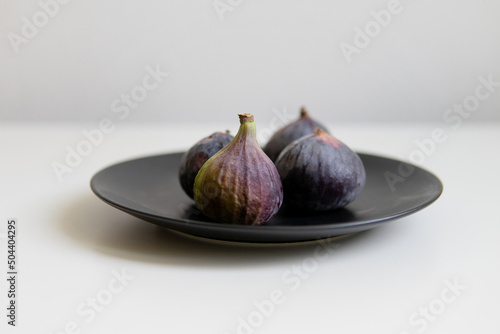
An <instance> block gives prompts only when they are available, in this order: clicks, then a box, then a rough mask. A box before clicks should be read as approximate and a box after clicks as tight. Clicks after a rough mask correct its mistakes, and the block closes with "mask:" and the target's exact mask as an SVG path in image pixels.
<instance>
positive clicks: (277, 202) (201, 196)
mask: <svg viewBox="0 0 500 334" xmlns="http://www.w3.org/2000/svg"><path fill="white" fill-rule="evenodd" d="M238 116H239V117H240V123H241V125H240V129H239V131H238V133H237V134H236V136H235V137H234V139H233V140H232V141H231V142H230V143H229V144H228V145H227V146H226V147H224V148H223V149H222V150H220V151H219V152H217V153H216V154H215V155H214V156H213V157H211V158H210V159H208V161H207V162H206V163H205V164H204V165H203V167H202V168H201V170H200V172H199V173H198V175H197V176H196V179H195V181H194V201H195V203H196V206H197V207H198V208H199V209H200V211H201V212H202V213H203V214H204V215H205V216H207V217H209V218H211V219H213V220H215V221H217V222H222V223H230V224H242V225H260V224H262V223H264V222H266V221H268V220H269V219H270V218H271V217H272V216H274V215H275V214H276V212H278V210H279V208H280V206H281V203H282V202H283V188H282V186H281V180H280V176H279V174H278V171H277V170H276V166H275V165H274V163H273V162H272V161H271V159H269V158H268V156H267V155H266V154H265V153H264V151H262V149H261V148H260V146H259V144H258V142H257V138H256V128H255V123H254V121H253V115H251V114H240V115H238Z"/></svg>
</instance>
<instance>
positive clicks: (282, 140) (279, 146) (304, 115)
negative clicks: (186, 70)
mask: <svg viewBox="0 0 500 334" xmlns="http://www.w3.org/2000/svg"><path fill="white" fill-rule="evenodd" d="M316 128H320V129H321V130H323V131H326V132H328V130H327V129H326V127H325V126H324V125H322V124H321V123H318V122H316V121H315V120H313V119H312V118H311V117H310V116H309V113H308V112H307V110H306V108H305V107H302V109H300V117H299V119H298V120H296V121H295V122H292V123H290V124H288V125H285V126H284V127H282V128H281V129H279V130H278V131H276V133H274V135H273V136H272V137H271V139H269V141H268V142H267V144H266V146H265V147H264V152H266V154H267V156H268V157H269V158H271V160H272V161H274V162H276V159H277V158H278V155H279V154H280V153H281V151H282V150H283V149H284V148H285V147H286V146H287V145H288V144H290V143H291V142H293V141H294V140H297V139H299V138H301V137H303V136H305V135H309V134H311V133H314V129H316Z"/></svg>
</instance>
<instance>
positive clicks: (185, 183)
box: [179, 131, 233, 198]
mask: <svg viewBox="0 0 500 334" xmlns="http://www.w3.org/2000/svg"><path fill="white" fill-rule="evenodd" d="M231 140H233V136H232V135H230V134H229V131H226V132H225V133H223V132H215V133H213V134H211V135H210V136H208V137H206V138H203V139H202V140H200V141H199V142H197V143H196V144H194V146H193V147H191V148H190V149H189V150H188V151H187V152H186V153H184V155H183V156H182V159H181V166H180V168H179V181H180V182H181V186H182V189H184V191H185V192H186V194H187V195H188V196H189V197H191V198H193V196H194V195H193V185H194V178H195V177H196V175H197V174H198V172H199V171H200V169H201V167H202V166H203V164H204V163H205V162H206V161H207V160H208V159H209V158H211V157H212V156H213V155H214V154H215V153H217V152H219V151H220V149H221V148H223V147H224V146H226V145H227V144H229V142H230V141H231Z"/></svg>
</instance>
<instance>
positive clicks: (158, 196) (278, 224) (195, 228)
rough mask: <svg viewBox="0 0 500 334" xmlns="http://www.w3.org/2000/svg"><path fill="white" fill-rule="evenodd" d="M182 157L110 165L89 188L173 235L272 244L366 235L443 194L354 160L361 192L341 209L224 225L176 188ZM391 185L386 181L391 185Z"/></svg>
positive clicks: (367, 159) (382, 164)
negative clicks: (362, 176)
mask: <svg viewBox="0 0 500 334" xmlns="http://www.w3.org/2000/svg"><path fill="white" fill-rule="evenodd" d="M182 154H183V153H173V154H166V155H158V156H152V157H146V158H142V159H136V160H131V161H126V162H122V163H119V164H116V165H113V166H111V167H108V168H106V169H104V170H102V171H100V172H99V173H97V174H96V175H95V176H94V177H93V178H92V180H91V183H90V186H91V188H92V190H93V191H94V193H95V194H96V195H97V196H98V197H99V198H100V199H102V200H103V201H104V202H106V203H108V204H109V205H112V206H114V207H116V208H118V209H120V210H123V211H125V212H127V213H129V214H131V215H133V216H136V217H138V218H140V219H143V220H146V221H148V222H151V223H154V224H157V225H160V226H164V227H167V228H170V229H173V230H177V231H180V232H184V233H188V234H192V235H196V236H201V237H206V238H212V239H219V240H229V241H240V242H241V241H244V242H278V243H280V242H297V241H307V240H316V239H322V238H329V237H333V236H339V235H344V234H349V233H354V232H360V231H364V230H368V229H371V228H373V227H376V226H378V225H380V224H382V223H384V222H387V221H389V220H393V219H396V218H401V217H403V216H406V215H409V214H412V213H414V212H416V211H418V210H421V209H423V208H425V207H426V206H428V205H429V204H431V203H432V202H434V201H435V200H436V199H437V198H438V197H439V195H441V192H442V190H443V185H442V184H441V181H439V179H438V178H437V177H436V176H434V175H433V174H431V173H429V172H428V171H425V170H423V169H421V168H419V167H416V166H413V165H409V164H406V163H402V162H401V161H398V160H392V159H387V158H383V157H378V156H373V155H368V154H359V156H360V157H361V159H362V160H363V164H364V165H365V169H366V175H367V177H366V178H367V181H366V186H365V188H364V190H363V192H362V193H361V195H360V196H359V197H358V198H357V199H356V200H355V201H354V202H352V203H351V204H349V205H347V206H346V207H345V208H343V209H340V210H334V211H329V212H322V213H313V214H306V213H301V214H298V213H295V212H294V213H292V212H287V211H286V210H284V209H283V208H282V209H281V210H280V211H279V212H278V214H277V215H276V216H274V217H273V218H272V219H271V220H270V221H268V222H267V223H265V224H264V225H261V226H243V225H229V224H222V223H216V222H213V221H211V220H210V219H208V218H206V217H204V216H203V214H201V213H200V212H199V211H198V210H197V209H196V206H195V205H194V202H193V200H191V199H190V198H189V197H188V196H187V195H186V194H185V193H184V191H183V190H182V188H181V187H180V184H179V181H178V168H179V163H180V159H181V157H182ZM408 166H410V168H414V170H413V172H412V173H411V175H408V174H410V172H411V169H408ZM391 173H392V174H391ZM396 175H397V177H398V179H397V181H399V182H397V181H396V182H397V183H394V184H393V187H392V189H391V186H390V185H389V182H388V181H387V179H386V177H388V176H392V177H395V176H396ZM402 180H404V181H402ZM393 181H395V180H394V179H391V183H392V182H393ZM401 181H402V182H401Z"/></svg>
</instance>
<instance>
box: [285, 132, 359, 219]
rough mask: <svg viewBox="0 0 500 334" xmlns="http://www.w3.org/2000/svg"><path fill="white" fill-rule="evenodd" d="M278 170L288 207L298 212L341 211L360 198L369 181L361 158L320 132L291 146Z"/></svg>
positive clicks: (286, 150) (288, 147) (287, 149)
mask: <svg viewBox="0 0 500 334" xmlns="http://www.w3.org/2000/svg"><path fill="white" fill-rule="evenodd" d="M276 167H277V169H278V172H279V174H280V177H281V181H282V183H283V192H284V203H285V204H286V205H287V206H288V207H291V208H296V209H305V210H312V211H323V210H331V209H338V208H341V207H343V206H345V205H347V204H348V203H350V202H352V201H354V199H356V197H358V195H359V194H360V193H361V191H362V190H363V187H364V185H365V181H366V173H365V168H364V166H363V162H362V161H361V159H360V158H359V156H358V155H357V154H356V153H355V152H354V151H352V150H351V149H350V148H349V147H347V146H346V145H345V144H343V143H342V142H340V141H339V140H337V139H336V138H334V137H332V136H330V135H329V134H328V133H326V132H324V131H322V130H320V129H317V130H316V132H315V133H313V134H311V135H308V136H305V137H303V138H300V139H298V140H296V141H294V142H293V143H291V144H290V145H288V146H287V147H286V148H285V149H284V150H283V152H281V154H280V155H279V157H278V159H277V161H276Z"/></svg>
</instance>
